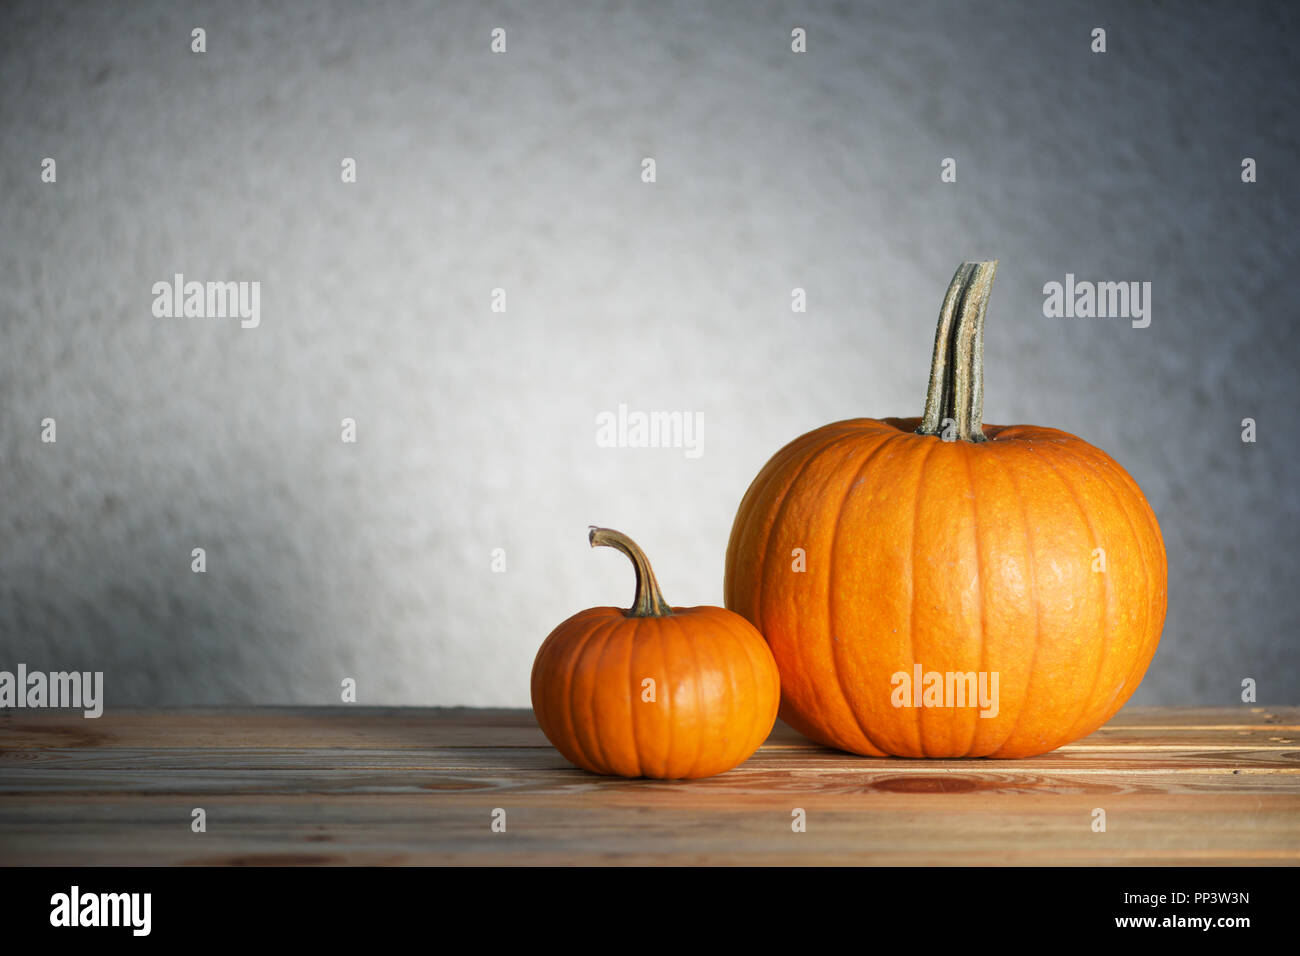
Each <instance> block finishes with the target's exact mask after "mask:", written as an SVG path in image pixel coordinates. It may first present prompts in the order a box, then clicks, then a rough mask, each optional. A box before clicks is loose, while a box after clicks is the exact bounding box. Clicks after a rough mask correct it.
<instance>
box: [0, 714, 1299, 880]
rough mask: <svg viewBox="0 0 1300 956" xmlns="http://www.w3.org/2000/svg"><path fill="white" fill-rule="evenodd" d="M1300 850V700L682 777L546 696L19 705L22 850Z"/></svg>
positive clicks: (794, 750) (724, 854)
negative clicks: (973, 751)
mask: <svg viewBox="0 0 1300 956" xmlns="http://www.w3.org/2000/svg"><path fill="white" fill-rule="evenodd" d="M195 807H202V808H203V809H204V810H205V811H206V814H207V832H205V833H194V832H192V831H191V828H190V823H191V811H192V810H193V809H194V808H195ZM496 808H502V809H504V810H505V811H506V832H504V833H494V832H492V830H491V822H492V812H493V810H494V809H496ZM795 808H802V809H803V810H804V811H805V813H806V817H807V830H806V832H802V833H796V832H793V830H792V829H791V820H792V812H793V811H794V810H795ZM1095 808H1101V809H1104V810H1105V812H1106V832H1104V833H1099V832H1094V831H1093V829H1092V821H1093V811H1094V809H1095ZM1298 862H1300V708H1295V707H1288V708H1262V707H1255V708H1246V707H1243V708H1241V709H1224V710H1206V709H1195V710H1192V709H1188V710H1167V709H1151V708H1146V709H1142V708H1130V709H1126V710H1125V711H1123V712H1122V713H1121V714H1120V715H1118V716H1117V717H1116V718H1115V719H1114V720H1112V721H1111V723H1109V724H1108V725H1107V726H1106V727H1104V728H1102V729H1101V730H1099V731H1097V732H1096V733H1094V734H1093V735H1091V736H1090V737H1088V738H1086V739H1084V740H1081V741H1079V742H1077V743H1075V744H1072V745H1070V746H1068V747H1063V748H1061V749H1060V750H1057V751H1054V752H1053V753H1050V754H1044V755H1042V756H1040V757H1034V758H1030V759H1027V760H1014V761H992V760H934V761H921V760H900V759H895V758H880V759H873V758H865V757H856V756H852V755H848V754H842V753H838V752H836V751H831V750H826V749H824V748H821V747H818V746H816V745H815V744H812V743H810V742H809V741H807V740H805V739H804V738H802V737H800V736H799V735H798V734H796V733H794V731H792V730H791V729H790V728H788V727H786V726H785V725H783V724H779V723H778V725H777V727H776V729H774V731H773V732H772V735H771V737H770V738H769V740H768V741H767V743H766V744H764V746H763V747H762V748H761V749H760V750H759V752H758V753H756V754H755V755H754V756H753V757H752V758H751V759H750V760H748V761H747V762H745V763H744V764H742V765H741V766H740V767H737V768H736V769H735V770H732V771H730V772H728V773H725V774H722V775H721V776H718V777H713V778H709V779H705V780H696V781H675V782H663V781H650V780H623V779H620V778H606V777H597V776H594V775H592V774H588V773H586V772H584V771H582V770H579V769H577V768H575V767H572V766H571V765H569V764H568V763H567V762H566V761H565V760H564V759H563V758H562V757H561V756H560V755H559V754H558V753H557V752H556V751H555V750H554V749H552V748H551V747H550V745H549V744H548V743H547V741H546V739H545V737H543V736H542V734H541V731H540V730H538V728H537V725H536V724H535V723H534V721H533V717H532V714H531V712H529V711H527V710H468V709H416V708H359V707H334V708H284V707H278V708H277V707H265V708H239V709H187V710H165V711H164V710H158V711H149V710H140V711H122V712H115V711H113V712H108V713H106V714H105V715H104V716H103V717H101V718H99V719H98V720H86V719H84V718H82V717H80V716H74V715H73V714H71V713H68V712H50V711H26V710H6V711H2V712H0V864H4V865H105V864H118V865H173V864H181V865H204V864H220V865H276V864H288V865H315V864H321V865H357V864H417V865H427V864H469V865H499V864H525V865H533V864H588V865H590V864H611V863H612V864H754V865H769V864H799V865H808V864H834V865H864V864H866V865H871V864H892V865H935V864H937V865H966V864H975V865H988V864H1017V865H1053V864H1100V865H1179V864H1198V865H1251V866H1256V865H1295V864H1297V863H1298Z"/></svg>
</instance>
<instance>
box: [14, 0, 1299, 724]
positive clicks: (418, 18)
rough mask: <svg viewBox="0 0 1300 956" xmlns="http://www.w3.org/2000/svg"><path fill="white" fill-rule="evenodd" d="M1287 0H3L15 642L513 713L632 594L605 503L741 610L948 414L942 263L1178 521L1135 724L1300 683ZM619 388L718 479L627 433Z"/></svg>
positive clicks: (156, 683) (1011, 380) (219, 678)
mask: <svg viewBox="0 0 1300 956" xmlns="http://www.w3.org/2000/svg"><path fill="white" fill-rule="evenodd" d="M1296 9H1297V8H1296V7H1295V6H1294V5H1285V4H1284V5H1280V9H1277V10H1274V9H1271V7H1270V6H1266V5H1263V4H1242V3H1228V2H1224V3H1219V4H1216V5H1213V6H1203V5H1202V6H1192V5H1190V4H1168V5H1164V6H1161V7H1158V8H1156V7H1150V6H1147V5H1136V4H1129V3H1122V4H1121V3H1115V4H1105V5H1101V6H1098V5H1096V4H1091V5H1082V4H1057V3H1053V4H1039V3H1030V2H1022V3H996V4H987V3H981V4H968V3H962V4H938V3H930V2H921V3H917V2H906V3H902V2H898V3H880V4H873V5H870V6H868V5H865V4H847V3H841V4H797V5H796V4H777V3H740V2H735V3H716V4H687V3H677V4H660V3H655V4H651V3H624V4H608V5H590V4H585V3H581V4H580V3H575V2H568V0H566V2H563V3H559V2H550V3H544V4H542V3H519V4H514V5H503V4H484V3H470V2H464V3H455V4H414V3H371V4H366V5H364V7H363V6H362V5H360V4H344V3H338V4H333V5H326V4H323V3H306V2H299V3H294V4H277V5H266V4H261V3H213V4H211V5H194V4H185V3H132V4H102V3H87V4H72V5H70V4H60V3H45V2H37V3H27V4H8V5H6V7H5V9H4V11H3V13H0V56H2V57H3V77H2V79H3V82H2V83H0V128H2V129H3V136H2V137H0V201H2V203H3V206H2V209H3V212H2V214H0V223H2V224H3V233H2V235H0V322H2V323H3V326H2V330H0V455H2V456H3V457H2V459H0V461H2V463H3V470H2V472H0V474H2V475H3V497H2V498H0V542H3V544H2V546H0V668H11V667H12V666H13V665H14V664H15V663H16V662H17V661H20V660H21V661H24V662H26V663H27V664H28V666H29V667H32V668H43V669H62V668H78V669H102V670H104V671H105V672H106V674H105V686H106V696H107V699H108V705H109V706H113V705H115V704H116V705H126V704H134V705H138V704H153V703H159V704H163V703H167V704H178V703H181V704H184V703H208V702H212V703H218V702H245V701H256V702H300V703H313V702H315V703H329V702H333V701H337V699H338V687H339V681H340V679H341V678H342V677H345V676H353V677H355V678H356V679H357V680H358V684H359V696H360V700H361V702H363V703H403V704H469V705H526V704H527V703H528V673H529V669H530V667H531V664H532V659H533V655H534V653H535V651H536V649H537V647H538V645H539V643H540V642H541V640H542V639H543V638H544V637H545V636H546V634H547V632H548V631H549V630H550V628H551V627H552V626H554V625H555V624H556V623H558V622H559V621H560V620H562V619H563V618H564V617H566V616H568V615H569V614H571V613H573V612H575V611H577V610H579V609H581V608H583V607H587V606H590V605H594V604H624V605H626V603H627V602H628V601H629V599H630V596H631V587H632V580H631V573H630V570H629V568H628V566H627V564H626V562H625V560H624V559H623V558H622V557H620V556H618V555H617V554H614V553H613V552H605V551H600V552H596V553H593V552H591V551H590V550H588V548H587V545H586V541H585V530H586V527H587V525H588V524H591V523H599V524H605V525H609V526H612V527H617V528H620V529H622V530H624V531H626V532H628V533H629V534H631V535H632V536H633V537H635V538H637V539H638V540H639V541H640V543H641V544H642V545H643V546H644V547H645V548H646V549H647V551H648V552H649V554H650V556H651V558H652V559H653V560H654V561H655V564H656V569H657V571H658V574H659V578H660V582H661V583H662V585H663V588H664V591H665V593H666V594H667V596H668V598H669V600H671V601H672V602H673V603H675V604H701V603H719V602H720V601H721V598H722V561H723V555H724V550H725V546H726V541H727V535H728V532H729V530H730V525H731V520H732V517H733V514H734V511H735V507H736V505H737V503H738V502H739V499H740V496H741V494H742V493H743V492H744V490H745V488H746V487H747V485H748V483H749V481H750V479H751V478H752V477H753V476H754V474H755V473H756V472H757V471H758V469H759V468H760V467H761V466H762V464H763V463H764V461H766V459H767V457H768V456H769V455H770V454H771V453H772V452H774V451H775V450H776V449H777V448H779V447H780V446H781V445H782V444H784V443H785V442H786V441H788V440H789V439H791V438H793V437H794V436H796V435H798V434H800V433H802V432H804V431H807V430H808V429H810V428H813V427H815V426H817V425H820V424H823V423H825V422H828V421H833V420H837V419H841V418H847V417H853V416H857V415H871V416H884V415H903V414H919V413H920V410H921V402H922V397H923V392H924V388H925V381H926V374H927V365H928V360H929V349H930V346H931V344H932V338H933V330H934V322H935V318H936V315H937V311H938V307H939V303H940V300H941V298H942V295H943V291H944V288H945V287H946V284H947V282H948V280H949V278H950V276H951V274H952V271H953V269H954V268H955V266H956V265H957V263H958V262H959V261H960V260H962V259H963V258H975V257H998V258H1000V259H1001V263H1002V264H1001V268H1000V270H999V275H998V280H997V285H996V287H995V290H994V293H993V302H992V306H991V309H990V315H989V321H988V331H987V341H986V351H985V361H986V382H987V394H986V409H985V418H986V420H988V421H991V422H1000V423H1012V422H1034V423H1039V424H1050V425H1054V426H1057V427H1060V428H1064V429H1066V430H1069V431H1073V432H1075V433H1077V434H1079V435H1081V436H1083V437H1084V438H1086V439H1088V440H1090V441H1092V442H1093V443H1095V444H1097V445H1099V446H1100V447H1102V448H1104V449H1106V450H1107V451H1109V452H1110V453H1111V454H1113V455H1114V456H1115V457H1116V458H1117V459H1118V460H1119V461H1120V462H1121V463H1122V464H1123V465H1124V466H1125V467H1126V468H1127V469H1128V470H1129V471H1130V472H1131V473H1132V474H1133V476H1134V477H1135V478H1136V479H1137V480H1138V482H1139V483H1140V484H1141V485H1142V487H1143V488H1144V489H1145V490H1146V493H1147V495H1148V497H1149V499H1150V501H1151V504H1152V506H1153V507H1154V509H1155V511H1156V513H1157V515H1158V516H1159V518H1160V521H1161V525H1162V527H1163V529H1164V534H1165V540H1166V545H1167V548H1168V552H1169V566H1170V582H1169V583H1170V604H1169V616H1168V621H1167V624H1166V627H1165V635H1164V638H1163V641H1162V644H1161V648H1160V651H1159V652H1158V653H1157V655H1156V658H1155V660H1154V662H1153V664H1152V666H1151V669H1150V671H1149V672H1148V674H1147V678H1146V681H1145V683H1144V684H1143V685H1142V688H1141V689H1140V690H1139V691H1138V694H1137V696H1136V697H1135V698H1134V700H1135V702H1140V703H1147V704H1220V705H1222V704H1231V703H1234V702H1236V701H1237V699H1238V696H1237V695H1238V691H1237V687H1238V683H1239V681H1240V679H1241V678H1242V677H1245V676H1252V677H1255V678H1257V679H1258V680H1259V681H1260V700H1261V702H1264V703H1267V702H1274V703H1277V702H1282V701H1287V702H1291V703H1294V702H1296V701H1297V699H1300V653H1298V652H1297V645H1296V637H1297V634H1298V633H1300V595H1298V594H1297V586H1296V583H1297V579H1298V578H1300V574H1298V573H1297V572H1300V559H1298V558H1297V549H1296V546H1295V542H1296V541H1297V539H1298V538H1300V480H1298V479H1300V468H1298V467H1297V452H1296V450H1295V441H1296V437H1297V436H1296V424H1295V414H1296V409H1297V407H1300V387H1298V385H1297V374H1296V366H1297V360H1298V359H1300V349H1297V346H1296V338H1295V337H1296V336H1300V324H1298V323H1297V319H1298V318H1300V316H1297V305H1296V303H1297V301H1298V298H1297V295H1296V292H1295V288H1294V280H1295V270H1296V263H1297V252H1298V251H1300V250H1298V248H1297V238H1296V225H1295V224H1296V222H1297V221H1300V208H1298V207H1300V202H1298V201H1297V197H1298V196H1300V191H1298V190H1297V189H1296V186H1295V182H1294V176H1293V174H1292V172H1291V170H1290V166H1291V165H1292V164H1294V162H1295V159H1296V157H1297V155H1300V149H1298V143H1297V138H1298V137H1297V128H1298V124H1297V122H1296V121H1297V117H1298V116H1300V111H1298V109H1297V107H1298V106H1300V96H1298V93H1297V82H1296V70H1295V67H1294V65H1293V64H1294V57H1293V53H1294V50H1295V49H1296V48H1298V47H1300V29H1298V28H1297V23H1298V21H1297V16H1296ZM195 26H202V27H204V28H205V29H206V30H207V34H208V52H207V53H206V54H203V55H198V54H194V53H192V52H190V30H191V28H192V27H195ZM496 26H502V27H505V28H506V30H507V40H508V52H507V53H506V54H505V55H493V54H492V53H491V52H490V51H489V49H488V39H489V31H490V30H491V28H493V27H496ZM794 26H802V27H805V28H806V29H807V30H808V35H809V40H808V46H809V49H808V52H807V53H806V54H802V55H796V54H794V53H791V51H790V39H789V34H790V30H791V28H792V27H794ZM1095 26H1102V27H1104V28H1106V30H1107V31H1108V36H1107V40H1108V51H1107V52H1106V53H1105V54H1094V53H1092V52H1091V51H1090V49H1089V43H1090V31H1091V29H1092V28H1093V27H1095ZM46 156H50V157H54V158H55V159H56V160H57V163H58V181H57V183H56V184H45V183H42V182H41V180H40V163H41V160H42V158H43V157H46ZM345 156H351V157H355V158H356V160H357V163H358V182H357V183H356V184H352V185H345V184H343V183H341V181H340V160H341V159H342V157H345ZM643 156H653V157H654V158H655V159H656V160H657V163H658V182H657V183H655V184H653V185H647V184H644V183H642V182H641V181H640V161H641V158H642V157H643ZM949 156H951V157H954V158H956V159H957V161H958V180H957V182H956V183H955V184H945V183H941V182H940V178H939V167H940V161H941V160H942V159H943V158H944V157H949ZM1244 156H1251V157H1254V158H1256V159H1257V161H1258V164H1259V182H1257V183H1255V184H1251V185H1247V184H1243V183H1242V182H1241V181H1240V163H1241V159H1242V157H1244ZM176 272H182V273H184V274H185V275H186V276H187V277H188V278H192V279H199V280H219V279H231V280H245V281H252V280H257V281H260V282H261V283H262V319H261V326H260V327H259V328H257V329H249V330H244V329H240V328H239V327H238V323H237V321H235V320H229V319H227V320H213V319H196V318H190V319H185V318H177V319H170V318H156V317H154V315H153V314H152V312H151V303H152V292H151V287H152V284H153V283H154V282H156V281H158V280H165V279H168V278H170V277H171V276H172V274H173V273H176ZM1067 272H1072V273H1074V274H1076V275H1077V276H1079V277H1080V278H1087V279H1114V280H1121V279H1126V280H1143V281H1150V282H1151V283H1152V285H1153V303H1152V305H1153V311H1152V322H1151V325H1150V327H1149V328H1146V329H1134V328H1132V327H1130V325H1129V324H1128V323H1127V322H1124V321H1119V320H1101V319H1091V320H1087V319H1074V320H1070V319H1047V318H1044V317H1043V314H1042V302H1043V296H1042V291H1041V290H1042V286H1043V284H1044V283H1045V282H1048V281H1051V280H1054V279H1055V280H1060V279H1062V278H1063V277H1064V275H1065V274H1066V273H1067ZM795 286H801V287H804V288H806V289H807V291H808V300H809V308H808V312H807V313H806V314H804V315H797V314H792V312H791V310H790V290H791V289H792V288H793V287H795ZM494 287H504V288H505V289H506V290H507V296H508V299H507V306H508V311H507V312H506V313H505V314H494V313H492V312H491V311H490V309H489V294H490V290H491V289H492V288H494ZM620 403H626V404H627V405H629V406H630V407H631V408H633V409H644V410H655V409H659V410H674V409H676V410H687V411H693V412H699V413H701V414H702V415H703V416H704V422H705V431H704V445H703V451H704V453H703V455H702V456H701V457H700V458H698V459H695V460H690V459H688V458H686V456H685V455H684V454H683V452H682V450H680V449H676V450H674V449H628V448H624V449H607V448H600V447H597V445H596V442H595V438H594V435H595V418H596V416H597V414H598V413H600V412H601V411H603V410H614V409H616V408H617V407H618V405H619V404H620ZM47 416H48V417H53V418H55V419H56V420H57V423H58V425H57V427H58V440H57V442H56V443H55V444H52V445H51V444H44V443H42V442H41V440H40V422H41V420H42V419H43V418H45V417H47ZM344 416H351V417H354V418H356V420H357V422H358V427H359V433H358V434H359V441H358V442H357V444H355V445H346V444H343V443H342V442H341V441H340V436H339V422H340V419H341V418H343V417H344ZM1247 416H1249V417H1253V418H1255V419H1257V421H1258V427H1259V440H1258V442H1257V443H1256V444H1253V445H1248V444H1243V443H1242V441H1241V440H1240V431H1241V427H1240V422H1241V420H1242V418H1244V417H1247ZM200 546H201V547H204V548H206V549H207V554H208V571H207V573H206V574H203V575H199V574H194V573H192V572H191V570H190V551H191V549H192V548H194V547H200ZM498 547H500V548H504V549H505V552H506V560H507V569H508V570H507V571H506V572H505V573H493V571H492V570H491V567H490V557H491V551H492V549H493V548H498Z"/></svg>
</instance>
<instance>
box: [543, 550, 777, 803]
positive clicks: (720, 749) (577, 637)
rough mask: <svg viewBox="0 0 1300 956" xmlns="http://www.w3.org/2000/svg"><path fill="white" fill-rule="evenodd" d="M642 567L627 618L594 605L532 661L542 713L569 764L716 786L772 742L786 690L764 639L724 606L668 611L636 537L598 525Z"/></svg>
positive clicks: (545, 726) (615, 610) (554, 633)
mask: <svg viewBox="0 0 1300 956" xmlns="http://www.w3.org/2000/svg"><path fill="white" fill-rule="evenodd" d="M589 540H590V541H591V546H592V547H593V548H594V547H596V546H598V545H605V546H608V547H613V548H617V549H618V550H620V551H622V552H623V553H624V554H626V555H627V556H628V557H629V558H631V559H632V564H633V566H634V567H635V568H636V600H635V601H634V603H633V605H632V607H631V608H630V609H628V610H626V611H625V610H622V609H621V608H615V607H593V608H588V609H587V610H585V611H580V612H578V613H577V614H575V615H573V617H571V618H569V619H568V620H567V621H565V622H564V623H562V624H561V625H560V626H559V627H557V628H556V629H555V630H554V631H552V632H551V634H550V636H549V637H547V638H546V641H545V642H544V643H543V644H542V647H541V649H540V650H539V651H538V652H537V659H536V661H534V663H533V676H532V696H533V712H534V713H535V714H536V716H537V723H538V724H540V725H541V728H542V732H543V733H545V734H546V737H547V739H548V740H550V742H551V743H552V744H554V745H555V748H556V749H557V750H559V751H560V753H562V754H563V755H564V756H565V757H567V758H568V759H569V760H571V761H572V762H573V763H575V764H577V765H578V766H579V767H582V768H583V769H585V770H590V771H591V772H593V773H602V774H612V775H617V776H621V777H658V778H661V779H677V778H689V777H708V776H711V775H713V774H715V773H722V772H723V771H724V770H730V769H731V768H732V767H734V766H736V765H737V764H739V763H741V762H742V761H744V760H746V759H747V758H748V757H749V756H750V754H752V753H753V752H754V751H755V750H757V749H758V747H759V745H760V744H761V743H762V742H763V741H764V740H766V739H767V735H768V734H769V733H771V730H772V725H773V724H774V723H775V722H776V710H777V706H778V705H779V703H780V698H781V686H780V678H779V676H778V674H777V669H776V662H775V661H774V660H773V659H772V652H771V651H770V650H769V649H768V646H767V644H766V643H764V641H763V638H762V636H761V635H760V634H759V633H758V632H757V631H755V630H754V628H753V627H752V626H751V625H750V624H749V622H748V621H746V620H745V619H744V618H743V617H741V616H740V615H738V614H733V613H732V612H730V611H728V610H725V609H724V608H720V607H678V608H674V607H669V606H668V603H667V602H666V601H665V600H664V597H663V594H662V593H660V591H659V583H658V582H657V581H656V580H655V576H654V571H653V570H651V568H650V562H649V561H647V560H646V556H645V554H644V553H642V551H641V549H640V548H638V547H637V546H636V544H635V543H634V542H633V541H632V539H631V538H629V537H627V536H626V535H623V534H620V533H619V532H617V531H611V530H610V529H608V528H592V529H591V533H590V535H589Z"/></svg>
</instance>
